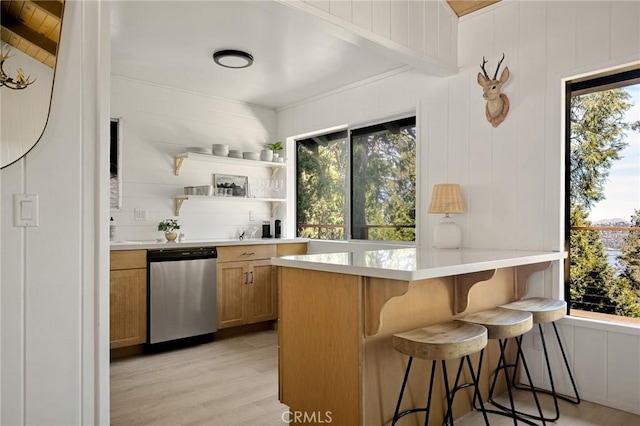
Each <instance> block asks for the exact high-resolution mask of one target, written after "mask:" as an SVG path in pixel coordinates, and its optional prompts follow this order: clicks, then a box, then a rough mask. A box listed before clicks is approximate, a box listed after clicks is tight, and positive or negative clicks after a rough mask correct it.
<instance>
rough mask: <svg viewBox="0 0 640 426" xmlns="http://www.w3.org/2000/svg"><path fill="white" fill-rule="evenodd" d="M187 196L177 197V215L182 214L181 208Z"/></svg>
mask: <svg viewBox="0 0 640 426" xmlns="http://www.w3.org/2000/svg"><path fill="white" fill-rule="evenodd" d="M184 200H186V198H176V199H175V214H176V216H180V209H181V208H182V203H184Z"/></svg>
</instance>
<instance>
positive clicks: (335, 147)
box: [296, 117, 416, 241]
mask: <svg viewBox="0 0 640 426" xmlns="http://www.w3.org/2000/svg"><path fill="white" fill-rule="evenodd" d="M415 188H416V120H415V117H408V118H404V119H398V120H393V121H389V122H386V123H381V124H376V125H373V126H367V127H363V128H357V129H350V130H344V131H341V132H334V133H330V134H325V135H319V136H314V137H311V138H306V139H300V140H297V141H296V207H297V211H296V218H297V223H296V228H297V236H299V237H306V238H314V239H324V240H375V241H415V204H416V191H415Z"/></svg>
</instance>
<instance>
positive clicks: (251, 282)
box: [249, 271, 253, 284]
mask: <svg viewBox="0 0 640 426" xmlns="http://www.w3.org/2000/svg"><path fill="white" fill-rule="evenodd" d="M249 273H250V274H251V281H249V284H253V271H251V272H249Z"/></svg>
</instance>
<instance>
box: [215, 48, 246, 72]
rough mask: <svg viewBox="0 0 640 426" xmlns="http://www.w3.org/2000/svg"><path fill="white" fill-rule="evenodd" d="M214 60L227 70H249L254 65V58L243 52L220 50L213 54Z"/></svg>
mask: <svg viewBox="0 0 640 426" xmlns="http://www.w3.org/2000/svg"><path fill="white" fill-rule="evenodd" d="M213 60H214V61H215V63H216V64H218V65H220V66H221V67H226V68H247V67H250V66H251V64H253V56H251V55H250V54H248V53H247V52H243V51H241V50H218V51H217V52H215V53H214V54H213Z"/></svg>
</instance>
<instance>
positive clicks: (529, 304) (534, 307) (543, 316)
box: [502, 297, 580, 422]
mask: <svg viewBox="0 0 640 426" xmlns="http://www.w3.org/2000/svg"><path fill="white" fill-rule="evenodd" d="M502 307H503V308H507V309H513V310H516V311H524V312H530V313H531V315H533V323H534V324H538V330H539V331H540V340H541V341H542V349H543V352H544V359H545V363H546V365H547V373H548V374H549V383H550V384H551V391H548V390H546V389H541V388H538V387H536V388H535V390H536V391H537V392H542V393H546V394H550V395H553V403H554V406H555V410H556V413H555V416H554V417H553V418H547V419H545V420H547V421H551V422H555V421H556V420H558V419H559V418H560V409H559V407H558V399H562V400H564V401H567V402H570V403H572V404H580V394H579V393H578V388H577V387H576V382H575V381H574V380H573V374H571V367H570V366H569V361H568V360H567V355H566V354H565V352H564V347H563V346H562V340H560V334H559V333H558V328H557V327H556V321H557V320H559V319H561V318H564V316H565V315H566V312H567V302H565V301H564V300H558V299H547V298H544V297H532V298H529V299H522V300H519V301H517V302H512V303H508V304H506V305H503V306H502ZM548 323H551V324H552V325H553V331H554V332H555V335H556V340H557V341H558V346H559V347H560V352H561V353H562V359H563V360H564V365H565V367H566V369H567V373H568V374H569V379H570V380H571V385H572V386H573V392H574V395H575V397H569V396H565V395H559V394H558V393H556V387H555V384H554V381H553V373H552V372H551V363H550V362H549V353H548V351H547V342H546V339H545V335H544V327H543V324H548ZM519 355H520V354H518V357H516V369H517V363H518V358H519ZM513 378H514V386H516V384H515V373H514V377H513ZM516 387H517V388H518V389H526V390H532V389H531V387H528V386H526V385H525V386H516Z"/></svg>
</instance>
